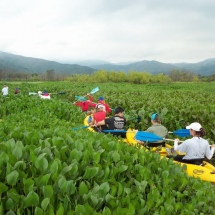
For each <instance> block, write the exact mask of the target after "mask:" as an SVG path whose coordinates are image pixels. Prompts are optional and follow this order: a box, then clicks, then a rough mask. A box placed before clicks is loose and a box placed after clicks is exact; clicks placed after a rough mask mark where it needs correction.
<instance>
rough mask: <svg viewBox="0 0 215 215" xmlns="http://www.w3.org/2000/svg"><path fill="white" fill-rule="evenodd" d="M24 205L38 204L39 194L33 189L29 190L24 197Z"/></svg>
mask: <svg viewBox="0 0 215 215" xmlns="http://www.w3.org/2000/svg"><path fill="white" fill-rule="evenodd" d="M24 205H25V207H31V206H38V205H39V196H38V195H37V193H35V192H34V191H30V192H29V194H28V195H27V196H26V197H25V199H24Z"/></svg>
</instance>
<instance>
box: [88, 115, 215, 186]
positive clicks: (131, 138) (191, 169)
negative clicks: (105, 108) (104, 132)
mask: <svg viewBox="0 0 215 215" xmlns="http://www.w3.org/2000/svg"><path fill="white" fill-rule="evenodd" d="M88 119H89V116H87V117H86V118H85V119H84V125H85V126H88V125H89V124H88ZM87 129H89V130H90V131H92V132H95V131H94V129H93V128H91V127H88V128H87ZM136 132H137V131H136V130H134V129H128V130H127V132H126V139H124V142H126V143H128V144H129V145H133V146H138V143H137V141H136V140H135V135H136ZM142 147H143V146H142ZM166 148H172V146H170V145H168V144H166V146H165V147H153V148H152V151H158V152H159V154H160V155H161V158H164V157H165V158H166V155H167V152H166ZM174 163H177V164H179V165H181V166H184V165H185V166H186V169H185V172H186V173H187V174H188V176H191V177H196V178H197V177H199V178H200V179H201V180H203V181H209V182H212V183H215V167H214V166H213V165H212V164H210V163H208V162H206V161H203V164H202V165H194V164H185V163H180V162H177V161H174Z"/></svg>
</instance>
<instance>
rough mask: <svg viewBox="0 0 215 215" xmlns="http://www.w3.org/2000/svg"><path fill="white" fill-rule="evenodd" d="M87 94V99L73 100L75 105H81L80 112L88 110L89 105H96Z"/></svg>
mask: <svg viewBox="0 0 215 215" xmlns="http://www.w3.org/2000/svg"><path fill="white" fill-rule="evenodd" d="M87 96H88V97H89V100H86V101H77V102H73V104H74V105H75V106H78V107H81V111H82V112H88V111H89V107H93V108H95V107H96V103H94V102H93V97H92V96H91V95H90V94H87Z"/></svg>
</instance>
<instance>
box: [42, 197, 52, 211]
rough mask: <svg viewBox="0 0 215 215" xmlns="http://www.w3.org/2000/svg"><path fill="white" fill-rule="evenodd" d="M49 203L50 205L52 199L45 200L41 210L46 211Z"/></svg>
mask: <svg viewBox="0 0 215 215" xmlns="http://www.w3.org/2000/svg"><path fill="white" fill-rule="evenodd" d="M49 203H50V198H45V199H43V201H42V202H41V208H42V209H43V210H44V211H45V210H46V208H47V206H48V205H49Z"/></svg>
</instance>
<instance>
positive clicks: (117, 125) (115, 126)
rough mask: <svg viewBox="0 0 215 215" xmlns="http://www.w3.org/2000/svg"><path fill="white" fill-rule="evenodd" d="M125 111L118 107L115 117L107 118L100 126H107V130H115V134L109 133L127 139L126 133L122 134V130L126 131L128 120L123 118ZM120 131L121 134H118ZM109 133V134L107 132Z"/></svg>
mask: <svg viewBox="0 0 215 215" xmlns="http://www.w3.org/2000/svg"><path fill="white" fill-rule="evenodd" d="M123 113H124V109H123V108H121V107H117V108H116V109H115V116H113V117H110V118H106V119H105V120H103V121H101V122H99V123H98V125H106V126H107V128H108V129H107V130H115V131H114V132H109V133H111V134H112V135H115V136H121V137H123V138H125V137H126V133H125V132H120V130H124V128H125V125H126V119H125V118H124V117H123ZM117 130H119V132H117ZM107 133H108V132H107Z"/></svg>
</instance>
